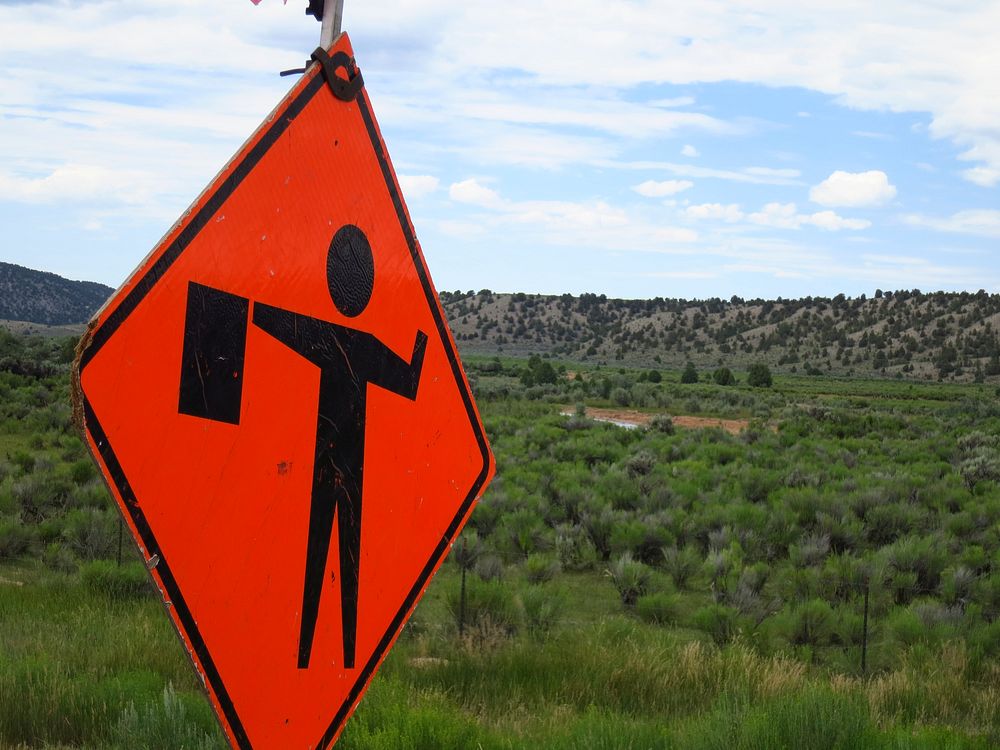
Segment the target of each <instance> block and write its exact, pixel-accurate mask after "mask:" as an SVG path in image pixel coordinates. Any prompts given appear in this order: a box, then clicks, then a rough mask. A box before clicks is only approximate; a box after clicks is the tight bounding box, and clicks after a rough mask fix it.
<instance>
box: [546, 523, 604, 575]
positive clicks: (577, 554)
mask: <svg viewBox="0 0 1000 750" xmlns="http://www.w3.org/2000/svg"><path fill="white" fill-rule="evenodd" d="M556 555H557V557H558V558H559V562H560V564H561V565H562V567H563V568H564V569H566V570H593V568H594V566H595V565H597V561H598V559H600V558H599V555H598V554H597V548H596V547H594V543H593V542H592V541H590V537H588V536H587V532H586V531H585V530H584V529H583V528H581V527H580V526H576V525H574V524H569V523H567V524H561V525H560V526H559V527H558V528H557V529H556Z"/></svg>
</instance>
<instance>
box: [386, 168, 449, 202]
mask: <svg viewBox="0 0 1000 750" xmlns="http://www.w3.org/2000/svg"><path fill="white" fill-rule="evenodd" d="M396 179H397V180H399V187H400V189H401V190H402V191H403V197H404V198H407V199H417V198H423V197H424V196H426V195H430V194H431V193H434V192H436V191H437V189H438V186H439V185H440V184H441V180H439V179H438V178H437V177H435V176H434V175H429V174H399V175H396Z"/></svg>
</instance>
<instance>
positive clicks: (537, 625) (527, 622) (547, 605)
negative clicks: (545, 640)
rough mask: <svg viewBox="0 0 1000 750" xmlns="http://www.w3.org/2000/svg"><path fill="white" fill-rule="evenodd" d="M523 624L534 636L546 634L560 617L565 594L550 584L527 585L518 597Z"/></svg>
mask: <svg viewBox="0 0 1000 750" xmlns="http://www.w3.org/2000/svg"><path fill="white" fill-rule="evenodd" d="M519 600H520V604H521V611H522V613H523V616H524V626H525V628H526V629H527V631H528V632H529V633H530V634H531V635H533V636H535V637H544V636H546V635H548V634H549V633H550V632H551V631H552V630H553V629H554V628H555V627H556V625H557V624H558V623H559V621H560V620H561V618H562V613H563V610H564V609H565V607H566V595H565V593H564V592H563V591H561V590H560V589H554V588H552V587H551V586H538V585H532V586H528V588H527V589H525V590H524V591H522V592H521V595H520V597H519Z"/></svg>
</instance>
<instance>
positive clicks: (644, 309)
mask: <svg viewBox="0 0 1000 750" xmlns="http://www.w3.org/2000/svg"><path fill="white" fill-rule="evenodd" d="M441 299H442V302H443V304H444V306H445V309H446V311H447V313H448V317H449V320H450V321H451V324H452V328H453V330H454V331H455V336H456V338H457V339H458V341H459V344H460V346H461V347H462V349H463V351H466V352H476V353H480V354H495V353H501V352H503V353H507V354H515V355H521V356H526V355H528V354H531V353H539V354H541V353H549V354H550V355H551V356H555V357H560V358H564V359H567V360H571V361H576V362H591V363H604V364H609V363H610V364H618V363H624V364H632V365H644V366H653V365H663V366H669V367H670V368H672V369H680V368H682V367H683V366H684V364H685V363H686V362H687V361H693V362H694V363H695V364H696V365H698V366H699V367H702V368H708V367H712V368H714V367H721V366H727V367H740V368H746V367H748V366H749V365H750V364H751V363H753V362H764V363H766V364H769V365H770V366H771V367H775V368H777V369H778V370H779V371H781V372H785V373H799V374H809V375H848V376H876V377H900V378H907V379H921V380H949V381H950V380H957V381H983V380H990V379H993V380H996V379H998V378H1000V338H998V333H1000V295H997V294H992V295H991V294H987V293H986V292H985V291H979V292H977V293H975V294H970V293H968V292H935V293H931V294H925V293H923V292H921V291H920V290H918V289H913V290H905V289H904V290H900V291H895V292H891V291H886V292H883V291H882V290H876V292H875V293H874V295H873V296H872V297H870V298H869V297H867V296H866V295H861V296H860V297H858V298H853V299H852V298H849V297H846V296H845V295H843V294H839V295H837V296H836V297H833V298H824V297H805V298H803V299H797V300H787V299H781V298H778V299H777V300H762V299H753V300H744V299H742V298H740V297H735V296H734V297H732V298H731V299H729V300H722V299H708V300H683V299H663V298H661V297H657V298H655V299H649V300H621V299H609V298H608V297H606V296H605V295H603V294H602V295H596V294H582V295H580V296H579V297H574V296H572V295H569V294H564V295H562V296H558V297H556V296H544V295H533V294H522V293H519V294H495V293H493V292H491V291H490V290H488V289H483V290H481V291H479V292H478V293H477V292H473V291H471V290H470V291H468V292H461V291H456V292H445V293H442V295H441Z"/></svg>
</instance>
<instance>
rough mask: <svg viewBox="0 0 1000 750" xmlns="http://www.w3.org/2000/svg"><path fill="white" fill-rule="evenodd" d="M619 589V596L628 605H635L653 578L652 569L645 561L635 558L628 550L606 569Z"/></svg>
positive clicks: (606, 572)
mask: <svg viewBox="0 0 1000 750" xmlns="http://www.w3.org/2000/svg"><path fill="white" fill-rule="evenodd" d="M605 574H606V575H607V576H608V577H609V578H610V579H611V582H612V583H613V584H614V587H615V588H616V589H617V590H618V596H619V597H620V598H621V600H622V604H624V605H625V606H626V607H634V606H635V603H636V601H638V599H639V597H640V596H642V595H643V594H645V593H646V591H647V589H648V588H649V583H650V580H651V578H652V570H651V569H650V568H649V566H647V565H646V564H644V563H641V562H639V561H638V560H634V559H633V558H632V553H631V552H626V553H625V554H623V555H622V556H621V557H619V558H618V559H617V560H615V561H614V562H613V563H612V564H611V566H610V567H609V568H608V569H607V571H605Z"/></svg>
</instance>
